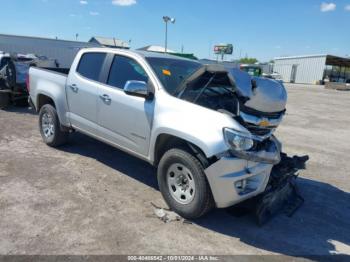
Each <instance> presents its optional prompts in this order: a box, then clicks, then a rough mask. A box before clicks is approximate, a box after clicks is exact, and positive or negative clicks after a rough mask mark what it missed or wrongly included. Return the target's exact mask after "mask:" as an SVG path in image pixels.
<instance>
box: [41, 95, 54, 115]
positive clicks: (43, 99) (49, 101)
mask: <svg viewBox="0 0 350 262" xmlns="http://www.w3.org/2000/svg"><path fill="white" fill-rule="evenodd" d="M47 104H49V105H52V106H53V107H54V108H56V106H55V102H54V101H53V100H52V98H51V97H49V96H46V95H39V97H38V105H37V110H38V111H39V110H40V109H41V108H42V107H43V106H44V105H47Z"/></svg>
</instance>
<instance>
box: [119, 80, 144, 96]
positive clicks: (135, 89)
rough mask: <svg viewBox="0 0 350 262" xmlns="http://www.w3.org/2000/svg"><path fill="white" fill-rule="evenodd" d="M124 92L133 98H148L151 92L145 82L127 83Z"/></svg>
mask: <svg viewBox="0 0 350 262" xmlns="http://www.w3.org/2000/svg"><path fill="white" fill-rule="evenodd" d="M124 92H125V93H126V94H128V95H131V96H138V97H144V98H148V97H149V96H150V94H151V93H150V92H149V90H148V84H147V83H146V82H144V81H136V80H130V81H128V82H126V84H125V86H124Z"/></svg>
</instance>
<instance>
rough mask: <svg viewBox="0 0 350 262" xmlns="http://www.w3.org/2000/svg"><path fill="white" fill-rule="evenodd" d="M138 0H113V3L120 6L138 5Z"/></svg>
mask: <svg viewBox="0 0 350 262" xmlns="http://www.w3.org/2000/svg"><path fill="white" fill-rule="evenodd" d="M136 4H137V1H136V0H113V1H112V5H119V6H131V5H136Z"/></svg>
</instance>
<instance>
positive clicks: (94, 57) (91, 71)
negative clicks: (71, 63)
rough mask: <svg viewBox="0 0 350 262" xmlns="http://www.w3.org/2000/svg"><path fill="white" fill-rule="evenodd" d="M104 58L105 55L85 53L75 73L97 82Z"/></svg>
mask: <svg viewBox="0 0 350 262" xmlns="http://www.w3.org/2000/svg"><path fill="white" fill-rule="evenodd" d="M105 58H106V54H105V53H86V54H84V55H83V56H82V57H81V59H80V62H79V66H78V69H77V72H78V73H79V74H81V75H82V76H84V77H86V78H89V79H91V80H94V81H99V77H100V73H101V69H102V66H103V62H104V60H105Z"/></svg>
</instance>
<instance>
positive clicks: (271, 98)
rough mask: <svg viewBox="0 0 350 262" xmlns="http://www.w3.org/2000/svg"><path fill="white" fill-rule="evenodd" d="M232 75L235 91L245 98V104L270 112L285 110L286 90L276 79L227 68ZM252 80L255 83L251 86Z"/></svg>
mask: <svg viewBox="0 0 350 262" xmlns="http://www.w3.org/2000/svg"><path fill="white" fill-rule="evenodd" d="M227 70H228V71H229V72H230V74H231V75H232V77H233V79H234V81H235V84H236V88H237V92H238V93H239V95H240V96H242V97H245V98H247V101H246V102H245V104H244V105H245V106H246V107H249V108H252V109H254V110H257V111H261V112H266V113H272V112H281V111H283V110H285V108H286V104H287V91H286V89H285V87H284V85H283V84H282V83H280V82H278V81H275V80H272V79H267V78H262V77H251V76H250V75H249V74H248V73H246V72H243V71H241V70H239V69H236V68H227ZM252 80H253V81H255V83H256V85H255V86H254V87H253V84H252Z"/></svg>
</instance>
